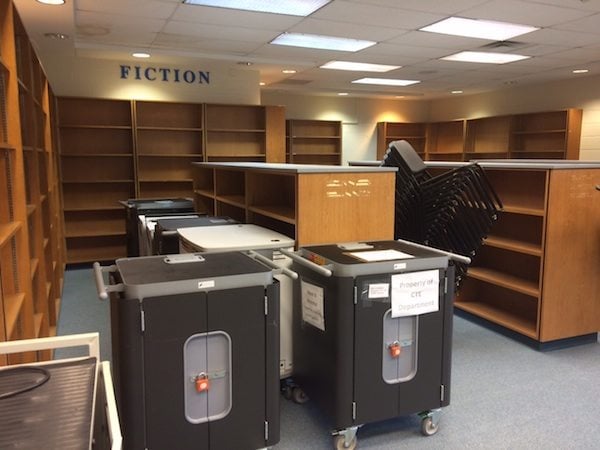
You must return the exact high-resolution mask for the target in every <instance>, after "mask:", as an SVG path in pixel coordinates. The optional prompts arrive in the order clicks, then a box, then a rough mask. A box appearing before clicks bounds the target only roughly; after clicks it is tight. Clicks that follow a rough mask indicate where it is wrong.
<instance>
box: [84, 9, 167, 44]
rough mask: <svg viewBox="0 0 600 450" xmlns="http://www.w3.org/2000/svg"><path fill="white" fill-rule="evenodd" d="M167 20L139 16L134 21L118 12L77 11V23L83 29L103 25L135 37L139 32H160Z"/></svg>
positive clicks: (102, 26)
mask: <svg viewBox="0 0 600 450" xmlns="http://www.w3.org/2000/svg"><path fill="white" fill-rule="evenodd" d="M164 23H165V21H164V20H162V19H150V18H144V17H138V18H136V20H135V21H133V22H132V20H131V17H128V16H121V15H118V14H105V13H99V12H90V11H76V13H75V25H76V26H77V27H78V28H79V29H81V28H82V27H101V28H106V29H108V30H114V31H119V32H121V33H122V34H123V35H127V32H129V35H130V36H131V38H135V35H136V34H137V33H143V32H148V31H153V32H158V31H160V30H161V28H162V27H163V26H164Z"/></svg>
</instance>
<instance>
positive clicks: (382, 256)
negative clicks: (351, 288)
mask: <svg viewBox="0 0 600 450" xmlns="http://www.w3.org/2000/svg"><path fill="white" fill-rule="evenodd" d="M348 254H349V255H352V256H354V257H355V258H358V259H360V260H361V261H366V262H377V261H393V260H394V259H407V258H414V256H413V255H409V254H408V253H404V252H399V251H398V250H373V251H370V252H350V253H348Z"/></svg>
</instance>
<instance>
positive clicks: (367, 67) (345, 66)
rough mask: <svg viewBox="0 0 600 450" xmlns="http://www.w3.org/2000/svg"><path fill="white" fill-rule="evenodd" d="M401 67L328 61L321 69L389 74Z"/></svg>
mask: <svg viewBox="0 0 600 450" xmlns="http://www.w3.org/2000/svg"><path fill="white" fill-rule="evenodd" d="M400 67H402V66H388V65H385V64H369V63H360V62H352V61H329V62H328V63H325V64H323V65H322V66H321V67H320V68H321V69H335V70H353V71H357V72H389V71H390V70H394V69H399V68H400Z"/></svg>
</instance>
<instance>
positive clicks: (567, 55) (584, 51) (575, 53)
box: [552, 47, 600, 62]
mask: <svg viewBox="0 0 600 450" xmlns="http://www.w3.org/2000/svg"><path fill="white" fill-rule="evenodd" d="M552 56H553V57H556V58H561V59H565V60H573V61H582V62H587V61H598V60H599V59H600V47H590V48H586V47H579V48H572V49H568V50H563V51H557V52H554V53H552Z"/></svg>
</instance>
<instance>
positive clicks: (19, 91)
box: [0, 0, 64, 365]
mask: <svg viewBox="0 0 600 450" xmlns="http://www.w3.org/2000/svg"><path fill="white" fill-rule="evenodd" d="M0 18H1V19H0V199H2V200H1V201H0V340H15V339H26V338H36V337H44V336H49V335H52V334H54V333H55V329H56V322H57V315H58V305H59V299H60V295H61V289H62V279H63V273H64V253H63V252H62V249H63V248H64V245H63V239H64V237H63V235H62V226H61V223H60V217H59V215H58V211H60V188H59V185H58V182H57V176H56V175H57V172H56V152H55V151H54V148H55V147H54V142H53V135H52V123H51V103H52V101H53V99H52V93H51V91H50V87H49V85H48V82H47V80H46V78H45V74H44V72H43V70H42V68H41V66H40V63H39V61H38V59H37V56H36V54H35V51H34V50H33V48H32V46H31V43H30V42H29V39H28V37H27V34H26V32H25V29H24V27H23V25H22V23H21V21H20V19H19V17H18V15H17V13H16V11H15V10H14V8H13V5H12V2H10V1H7V0H0ZM50 357H51V353H50V352H47V351H46V352H40V353H30V354H25V355H22V356H19V357H9V358H6V357H1V358H0V365H4V364H7V363H21V362H30V361H36V360H39V359H47V358H50Z"/></svg>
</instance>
